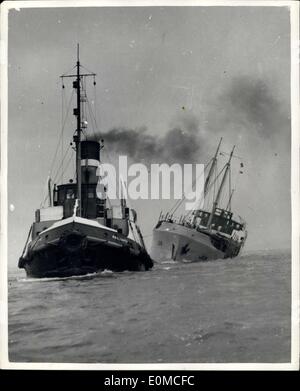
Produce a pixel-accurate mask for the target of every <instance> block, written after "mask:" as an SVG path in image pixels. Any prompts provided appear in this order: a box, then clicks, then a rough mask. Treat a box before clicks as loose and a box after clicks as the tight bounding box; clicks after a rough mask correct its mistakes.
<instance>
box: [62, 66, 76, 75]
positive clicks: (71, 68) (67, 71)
mask: <svg viewBox="0 0 300 391" xmlns="http://www.w3.org/2000/svg"><path fill="white" fill-rule="evenodd" d="M74 68H76V65H74V66H73V68H71V69H70V70H69V71H67V72H65V73H64V74H62V75H61V77H64V76H67V74H68V73H70V72H71V71H73V69H74Z"/></svg>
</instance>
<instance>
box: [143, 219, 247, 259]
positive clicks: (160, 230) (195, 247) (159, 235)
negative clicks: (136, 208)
mask: <svg viewBox="0 0 300 391" xmlns="http://www.w3.org/2000/svg"><path fill="white" fill-rule="evenodd" d="M214 243H215V240H214V239H212V237H211V236H210V235H208V234H206V233H202V232H199V231H196V230H195V229H192V228H189V227H186V226H183V225H180V224H176V223H171V222H167V221H164V222H161V224H159V225H158V226H157V227H156V228H154V230H153V238H152V247H151V251H150V256H151V258H152V259H154V260H155V261H158V262H161V261H164V260H173V261H179V262H204V261H210V260H216V259H222V258H233V257H235V256H237V255H238V253H239V250H240V246H235V245H231V246H230V247H227V248H226V250H225V249H224V250H221V249H220V248H216V246H215V244H214Z"/></svg>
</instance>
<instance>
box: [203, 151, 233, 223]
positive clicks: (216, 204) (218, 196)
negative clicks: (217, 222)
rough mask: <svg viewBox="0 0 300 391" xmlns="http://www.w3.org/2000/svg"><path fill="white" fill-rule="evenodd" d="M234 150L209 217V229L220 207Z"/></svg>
mask: <svg viewBox="0 0 300 391" xmlns="http://www.w3.org/2000/svg"><path fill="white" fill-rule="evenodd" d="M234 148H235V145H234V146H233V148H232V151H231V153H230V156H229V159H228V162H227V163H226V168H225V172H224V175H223V178H222V181H221V185H220V187H219V190H218V193H217V196H216V199H215V201H214V203H213V207H212V211H211V214H210V216H209V220H208V223H207V228H208V229H211V223H212V219H213V217H214V214H215V211H216V209H217V206H218V203H219V200H220V197H221V194H222V190H223V187H224V185H225V181H226V178H227V175H228V171H229V169H230V162H231V158H232V155H233V151H234Z"/></svg>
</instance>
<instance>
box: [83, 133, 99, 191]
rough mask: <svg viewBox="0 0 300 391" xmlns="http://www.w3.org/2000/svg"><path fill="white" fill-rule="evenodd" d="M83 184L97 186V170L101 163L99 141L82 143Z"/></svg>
mask: <svg viewBox="0 0 300 391" xmlns="http://www.w3.org/2000/svg"><path fill="white" fill-rule="evenodd" d="M80 144H81V182H82V183H83V184H97V182H98V176H97V169H98V166H99V163H100V144H99V143H98V141H81V143H80Z"/></svg>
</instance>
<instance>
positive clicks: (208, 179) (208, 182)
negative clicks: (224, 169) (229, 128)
mask: <svg viewBox="0 0 300 391" xmlns="http://www.w3.org/2000/svg"><path fill="white" fill-rule="evenodd" d="M221 142H222V137H221V138H220V141H219V145H218V148H217V150H216V153H215V156H214V157H213V160H212V163H211V166H210V169H209V172H208V174H207V177H206V180H205V184H204V196H205V195H206V194H207V191H208V186H209V184H210V179H211V176H212V173H213V172H214V169H215V166H216V164H217V160H218V153H219V150H220V146H221Z"/></svg>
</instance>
